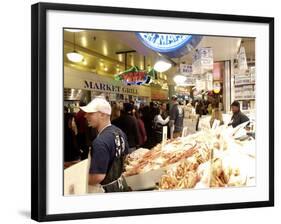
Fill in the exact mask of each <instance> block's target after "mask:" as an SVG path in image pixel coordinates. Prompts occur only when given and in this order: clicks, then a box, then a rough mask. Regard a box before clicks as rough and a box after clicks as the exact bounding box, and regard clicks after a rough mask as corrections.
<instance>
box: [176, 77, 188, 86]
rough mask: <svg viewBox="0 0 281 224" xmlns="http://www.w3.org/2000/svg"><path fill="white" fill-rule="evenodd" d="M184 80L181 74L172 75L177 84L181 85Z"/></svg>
mask: <svg viewBox="0 0 281 224" xmlns="http://www.w3.org/2000/svg"><path fill="white" fill-rule="evenodd" d="M185 81H186V77H185V76H183V75H176V76H175V77H174V82H175V83H176V84H177V85H182V84H184V82H185Z"/></svg>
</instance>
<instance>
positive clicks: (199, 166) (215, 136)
mask: <svg viewBox="0 0 281 224" xmlns="http://www.w3.org/2000/svg"><path fill="white" fill-rule="evenodd" d="M244 126H245V124H243V125H241V126H239V127H237V128H235V129H233V128H232V127H227V126H220V127H219V128H217V129H216V130H211V129H209V130H204V131H200V132H197V133H195V134H192V135H189V136H187V137H182V138H178V139H174V140H172V141H168V142H167V144H165V145H162V144H159V145H157V146H156V147H154V148H153V149H151V150H145V149H139V150H137V151H135V152H134V153H133V154H131V155H129V157H128V158H127V165H126V171H125V172H124V176H125V177H126V180H127V182H128V184H129V185H130V186H131V187H132V189H133V190H149V189H155V190H168V189H187V188H210V187H233V186H252V185H254V184H255V140H254V139H253V138H251V137H247V138H241V134H238V133H239V131H240V129H243V128H244ZM241 139H243V140H241Z"/></svg>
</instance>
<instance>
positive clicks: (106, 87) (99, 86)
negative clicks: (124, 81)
mask: <svg viewBox="0 0 281 224" xmlns="http://www.w3.org/2000/svg"><path fill="white" fill-rule="evenodd" d="M84 88H85V89H92V90H97V91H103V92H112V93H122V94H134V95H137V94H138V90H137V89H133V88H128V87H122V86H118V85H112V84H108V83H102V82H93V81H87V80H84Z"/></svg>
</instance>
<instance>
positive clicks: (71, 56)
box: [66, 33, 84, 62]
mask: <svg viewBox="0 0 281 224" xmlns="http://www.w3.org/2000/svg"><path fill="white" fill-rule="evenodd" d="M66 56H67V58H68V60H70V61H72V62H81V61H82V60H83V59H84V57H83V55H82V54H79V53H78V52H77V51H76V50H75V33H73V51H72V52H69V53H67V54H66Z"/></svg>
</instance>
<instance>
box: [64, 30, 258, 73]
mask: <svg viewBox="0 0 281 224" xmlns="http://www.w3.org/2000/svg"><path fill="white" fill-rule="evenodd" d="M74 35H75V47H76V50H77V51H79V52H80V53H82V54H83V55H84V56H85V60H86V62H87V65H85V64H83V63H80V64H76V65H75V66H77V67H80V68H83V69H88V70H93V71H96V72H98V73H100V74H105V75H112V74H116V73H118V71H122V70H124V55H123V56H122V55H118V54H116V52H119V51H130V50H136V53H130V54H128V59H127V63H128V67H130V66H131V65H137V66H139V67H141V68H144V56H145V61H146V66H148V65H153V64H154V62H155V60H156V59H157V57H158V56H157V53H156V52H153V51H152V50H150V49H149V48H147V47H145V46H144V45H143V44H142V43H141V42H140V41H139V40H138V39H137V37H136V36H135V33H133V32H117V31H98V30H92V31H91V30H89V31H83V32H78V33H72V32H67V31H65V32H64V51H65V53H67V52H69V51H72V50H73V47H74V45H73V43H74ZM240 42H241V38H233V37H217V36H204V37H203V39H202V40H201V42H200V43H199V45H198V47H212V48H213V52H214V61H223V60H229V59H231V58H233V57H235V55H236V54H237V52H238V50H239V46H240ZM243 45H244V46H245V48H246V53H247V57H248V55H250V56H249V57H252V58H254V55H255V54H254V52H255V48H254V46H255V45H254V41H253V39H252V40H251V41H250V40H248V39H247V40H243ZM247 51H248V52H247ZM191 58H192V56H191V54H188V55H186V56H184V57H182V58H181V59H173V60H174V61H175V62H178V61H179V60H180V61H185V62H186V63H192V59H191ZM65 62H66V64H71V62H69V61H68V59H67V58H66V57H65ZM105 67H106V68H107V69H108V70H107V71H105Z"/></svg>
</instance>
